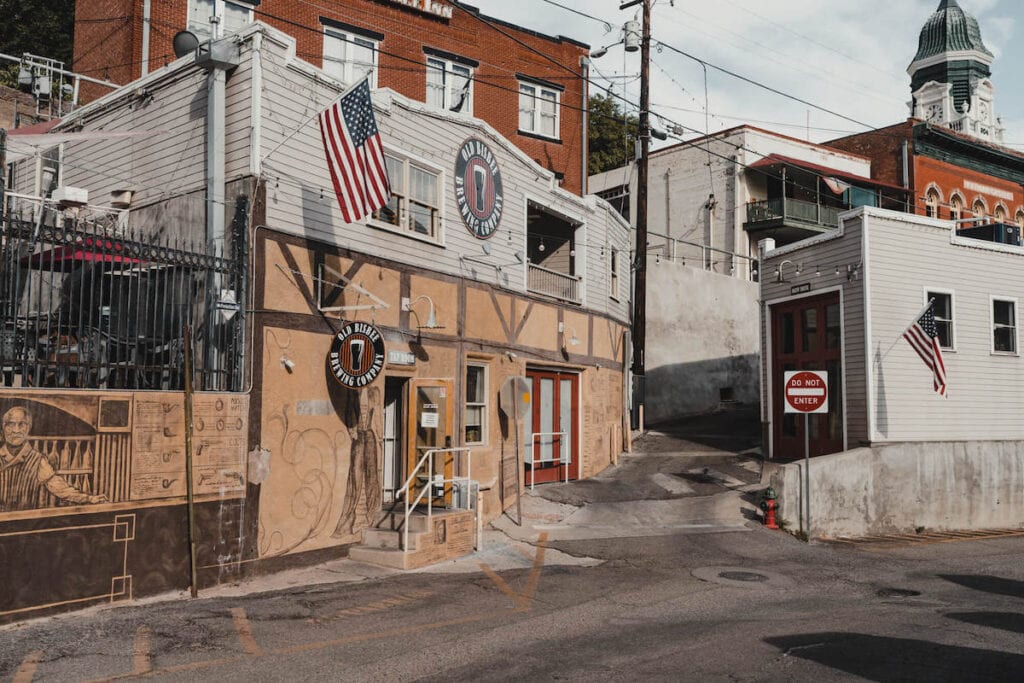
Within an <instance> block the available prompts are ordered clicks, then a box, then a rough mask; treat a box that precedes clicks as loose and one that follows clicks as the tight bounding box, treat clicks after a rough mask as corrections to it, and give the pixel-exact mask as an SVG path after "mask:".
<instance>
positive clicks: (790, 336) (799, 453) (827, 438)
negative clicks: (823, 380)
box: [770, 292, 843, 461]
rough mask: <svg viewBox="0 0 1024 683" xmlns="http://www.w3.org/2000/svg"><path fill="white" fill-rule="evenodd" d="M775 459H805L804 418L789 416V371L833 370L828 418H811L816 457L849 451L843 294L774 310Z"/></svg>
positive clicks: (809, 298) (811, 452)
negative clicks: (785, 404)
mask: <svg viewBox="0 0 1024 683" xmlns="http://www.w3.org/2000/svg"><path fill="white" fill-rule="evenodd" d="M771 311H772V312H771V321H772V329H771V335H772V336H771V339H772V365H771V375H770V377H771V382H772V439H773V449H772V458H773V459H775V460H783V461H786V460H796V459H798V458H802V457H803V456H804V416H803V415H800V414H795V413H785V412H783V396H782V394H783V391H782V388H783V377H784V373H785V372H787V371H789V370H825V371H827V372H828V393H829V399H828V414H827V415H826V414H819V415H810V416H808V417H809V421H808V424H809V428H810V439H809V447H810V454H811V456H816V455H825V454H827V453H837V452H839V451H841V450H843V402H842V396H843V377H842V325H841V317H840V308H839V293H838V292H836V293H831V294H826V295H823V296H817V297H808V298H806V299H798V300H795V301H787V302H785V303H782V304H777V305H775V306H772V308H771Z"/></svg>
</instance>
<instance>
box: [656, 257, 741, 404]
mask: <svg viewBox="0 0 1024 683" xmlns="http://www.w3.org/2000/svg"><path fill="white" fill-rule="evenodd" d="M647 268H648V271H647V288H648V295H647V359H646V361H647V363H646V370H647V373H646V376H647V394H646V405H645V410H646V421H647V422H648V423H651V424H656V423H658V422H663V421H666V420H670V419H672V418H675V417H680V416H683V415H693V414H699V413H705V412H709V411H712V410H715V409H716V408H718V407H719V404H720V390H722V389H726V388H731V389H732V395H733V398H734V400H736V401H739V402H741V403H747V404H756V402H757V401H758V367H759V361H758V301H757V296H758V289H757V287H758V286H757V283H753V282H747V281H745V280H740V279H738V278H733V277H729V276H728V275H717V274H715V273H709V272H707V271H703V270H700V269H698V268H691V267H689V266H684V265H681V264H679V263H669V262H667V261H662V262H660V263H658V262H657V261H653V260H648V262H647Z"/></svg>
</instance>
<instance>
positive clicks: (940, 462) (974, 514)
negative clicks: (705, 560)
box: [762, 441, 1024, 538]
mask: <svg viewBox="0 0 1024 683" xmlns="http://www.w3.org/2000/svg"><path fill="white" fill-rule="evenodd" d="M803 466H804V464H803V462H802V461H801V462H794V463H789V464H785V465H782V464H774V463H769V464H766V465H765V470H764V473H763V475H762V480H763V481H765V482H766V483H768V484H769V485H771V486H773V487H774V488H775V490H776V492H778V494H779V511H780V519H782V520H783V521H785V523H786V525H787V526H788V528H790V529H792V530H798V529H800V528H801V526H802V512H801V510H802V507H803V505H802V502H801V498H800V495H801V491H802V485H801V482H802V479H803ZM810 475H811V476H810V478H811V487H810V488H811V537H812V538H820V537H830V538H834V537H837V536H862V535H866V534H874V533H886V532H896V531H913V530H915V529H917V528H919V527H924V528H925V529H929V530H932V529H995V528H1008V527H1011V528H1016V527H1020V526H1021V525H1022V524H1024V441H944V442H926V443H899V444H889V445H885V446H876V447H873V448H858V449H854V450H851V451H846V452H843V453H835V454H833V455H826V456H822V457H819V458H814V459H812V460H811V467H810Z"/></svg>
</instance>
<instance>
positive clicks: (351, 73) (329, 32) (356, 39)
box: [320, 24, 380, 90]
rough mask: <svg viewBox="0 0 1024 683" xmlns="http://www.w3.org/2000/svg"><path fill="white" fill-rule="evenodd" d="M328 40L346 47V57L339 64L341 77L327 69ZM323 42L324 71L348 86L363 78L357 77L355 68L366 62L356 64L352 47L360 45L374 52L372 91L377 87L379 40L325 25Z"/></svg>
mask: <svg viewBox="0 0 1024 683" xmlns="http://www.w3.org/2000/svg"><path fill="white" fill-rule="evenodd" d="M328 38H333V39H335V40H337V41H339V42H340V43H341V44H342V45H344V46H345V56H344V57H343V58H342V60H341V62H340V64H339V67H340V71H341V75H340V76H339V75H338V74H337V73H334V72H333V71H332V70H329V69H328V68H327V44H328V43H327V41H328ZM321 42H322V45H321V58H320V60H321V64H322V66H321V68H322V70H323V71H324V72H325V73H326V74H328V75H329V76H332V77H333V78H337V79H338V80H340V81H341V82H342V83H345V84H346V85H352V84H353V83H355V82H357V81H358V80H359V79H360V78H362V76H361V75H360V76H358V77H357V76H356V74H355V67H356V65H357V64H358V65H360V66H362V65H365V62H356V61H355V60H354V59H352V56H351V54H350V50H351V48H352V46H353V45H359V46H361V47H363V48H369V49H370V50H371V51H372V52H373V59H372V62H371V63H370V80H369V84H370V89H371V90H372V89H375V88H376V87H377V72H378V71H380V58H379V55H380V40H379V39H378V38H375V37H373V36H369V35H364V34H360V33H359V32H358V31H351V30H348V29H344V28H341V27H338V26H331V25H330V24H323V40H322V41H321ZM333 60H334V58H333V57H332V62H333Z"/></svg>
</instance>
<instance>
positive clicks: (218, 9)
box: [188, 0, 252, 41]
mask: <svg viewBox="0 0 1024 683" xmlns="http://www.w3.org/2000/svg"><path fill="white" fill-rule="evenodd" d="M214 18H216V23H215V24H214V23H213V22H211V19H214ZM251 21H252V6H251V5H248V4H245V3H243V2H231V1H230V0H189V6H188V30H189V31H191V32H192V33H194V34H196V37H197V38H199V40H200V41H203V40H208V39H210V38H221V37H223V36H226V35H227V34H229V33H234V32H235V31H237V30H239V29H240V28H242V27H243V26H245V25H246V24H248V23H249V22H251ZM211 24H212V26H211ZM211 28H214V32H211Z"/></svg>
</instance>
